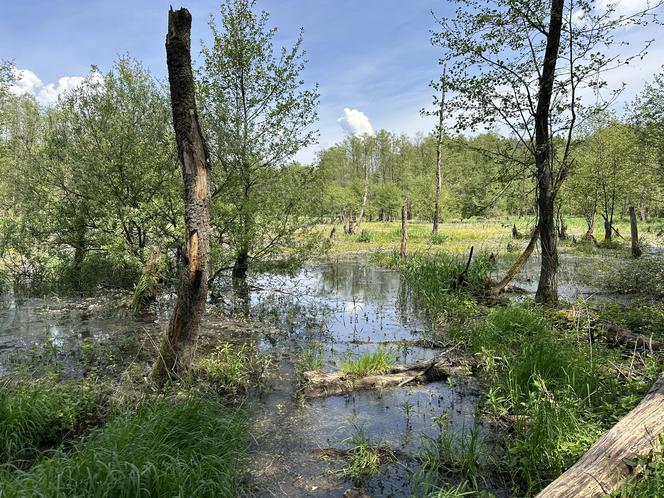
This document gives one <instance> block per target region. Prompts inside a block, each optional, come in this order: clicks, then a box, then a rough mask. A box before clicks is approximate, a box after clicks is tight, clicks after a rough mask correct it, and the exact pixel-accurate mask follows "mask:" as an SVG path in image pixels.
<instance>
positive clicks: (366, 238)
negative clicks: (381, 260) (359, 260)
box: [357, 228, 373, 243]
mask: <svg viewBox="0 0 664 498" xmlns="http://www.w3.org/2000/svg"><path fill="white" fill-rule="evenodd" d="M372 239H373V234H372V233H371V232H370V231H369V230H367V229H366V228H365V229H363V230H362V231H361V232H360V235H358V236H357V241H358V242H366V243H369V242H371V240H372Z"/></svg>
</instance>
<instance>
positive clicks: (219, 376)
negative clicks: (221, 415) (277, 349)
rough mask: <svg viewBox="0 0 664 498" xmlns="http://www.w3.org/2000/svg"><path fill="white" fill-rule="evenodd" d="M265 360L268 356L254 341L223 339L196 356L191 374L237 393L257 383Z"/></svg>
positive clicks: (265, 362)
mask: <svg viewBox="0 0 664 498" xmlns="http://www.w3.org/2000/svg"><path fill="white" fill-rule="evenodd" d="M269 364H270V357H269V356H267V355H265V354H263V353H262V352H260V351H259V350H258V347H257V346H256V345H255V344H254V343H250V342H245V343H242V344H231V343H224V344H222V345H221V346H218V347H217V348H216V349H215V350H214V352H212V353H210V354H208V355H206V356H204V357H202V358H200V359H198V360H197V361H196V362H195V363H194V366H193V368H192V374H193V376H194V377H197V378H199V379H203V380H207V381H208V382H210V383H212V384H213V385H214V386H215V387H216V388H217V389H218V390H220V391H224V392H233V393H237V392H242V391H246V390H247V389H249V388H250V387H251V386H254V385H257V384H259V383H260V381H261V379H262V377H263V374H264V371H265V369H266V368H267V367H268V366H269Z"/></svg>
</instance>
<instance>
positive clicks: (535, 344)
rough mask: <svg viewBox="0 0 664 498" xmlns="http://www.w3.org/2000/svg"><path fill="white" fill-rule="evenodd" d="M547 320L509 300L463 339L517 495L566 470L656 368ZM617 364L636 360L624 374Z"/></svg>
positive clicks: (653, 375) (541, 313)
mask: <svg viewBox="0 0 664 498" xmlns="http://www.w3.org/2000/svg"><path fill="white" fill-rule="evenodd" d="M554 324H557V325H559V324H558V323H557V321H556V320H555V317H552V316H550V315H549V314H547V312H544V311H542V310H540V309H539V308H537V307H535V306H534V305H532V306H531V305H517V304H512V305H509V306H507V307H502V308H497V309H494V310H492V311H491V312H490V313H489V315H488V316H487V317H486V319H484V320H483V321H482V322H481V323H480V324H479V325H478V326H477V327H476V328H475V329H474V330H473V333H472V335H471V337H470V346H471V348H472V351H473V352H475V353H476V355H477V356H478V357H479V358H480V361H481V365H482V367H483V373H484V375H485V377H486V378H487V381H488V388H487V394H486V406H487V408H488V410H489V412H490V413H492V414H493V416H494V417H496V419H497V420H500V421H502V423H506V424H507V425H508V426H509V430H508V431H505V433H504V441H503V444H504V446H505V449H506V454H507V456H508V459H507V464H508V465H507V469H508V472H509V481H510V482H512V483H513V485H514V488H515V492H517V493H519V494H520V495H521V494H525V495H531V494H534V493H536V492H537V491H538V490H540V489H541V488H542V487H544V486H545V485H546V484H547V483H548V482H550V481H551V480H553V479H555V478H556V477H557V476H558V475H560V474H561V473H563V472H564V471H565V470H566V469H567V468H569V466H571V465H572V464H573V463H574V462H575V461H576V460H577V459H578V458H579V457H580V456H581V455H582V454H583V453H585V451H587V449H588V448H589V447H590V446H591V445H592V444H593V443H594V442H595V440H597V438H598V437H599V436H601V435H602V434H603V433H604V432H605V431H606V430H607V429H609V428H610V427H612V426H613V425H614V424H615V423H616V422H617V421H618V420H619V419H620V418H621V417H622V416H623V415H624V414H625V413H627V412H628V411H629V410H630V409H631V408H633V407H634V406H635V405H636V404H637V403H638V402H639V401H640V399H641V398H642V396H643V394H644V393H645V391H646V390H647V389H648V388H649V386H650V384H651V383H652V381H653V380H654V378H656V376H657V374H658V372H659V369H660V368H661V367H662V364H661V362H659V360H657V359H655V358H650V357H641V356H640V357H638V358H636V357H633V358H627V359H625V358H623V357H622V356H621V355H620V354H619V353H618V352H615V351H610V350H608V349H606V348H605V347H603V346H601V345H599V344H597V343H593V342H591V341H590V340H588V337H587V336H584V335H582V334H581V333H580V331H579V330H573V329H567V328H565V327H562V326H554ZM625 362H627V363H631V364H632V365H639V366H638V368H632V369H631V372H629V373H628V374H625V373H624V372H625V371H628V369H627V368H625V370H624V371H623V370H622V369H621V368H620V365H622V364H624V363H625ZM621 372H622V373H621Z"/></svg>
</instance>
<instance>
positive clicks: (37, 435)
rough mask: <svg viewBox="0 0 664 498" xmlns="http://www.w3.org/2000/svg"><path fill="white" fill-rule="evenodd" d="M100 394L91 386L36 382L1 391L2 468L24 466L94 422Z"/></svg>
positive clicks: (0, 460) (0, 447)
mask: <svg viewBox="0 0 664 498" xmlns="http://www.w3.org/2000/svg"><path fill="white" fill-rule="evenodd" d="M99 400H100V391H99V389H98V388H97V387H96V386H93V385H91V384H88V383H67V384H57V383H53V382H51V381H48V380H37V381H33V382H32V383H31V384H30V385H26V384H23V383H21V384H18V385H15V386H11V387H3V388H0V464H11V465H16V466H22V465H23V464H24V463H25V462H28V461H30V460H32V459H33V458H35V457H36V456H37V455H38V454H39V452H40V451H42V450H44V449H47V448H53V447H58V446H60V444H61V443H63V442H64V441H66V440H68V439H70V438H71V437H73V436H75V435H76V434H78V433H80V432H81V431H82V430H83V429H84V428H85V427H86V426H87V425H88V424H89V423H91V422H93V420H94V418H95V413H96V411H97V404H98V402H99Z"/></svg>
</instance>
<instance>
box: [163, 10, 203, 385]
mask: <svg viewBox="0 0 664 498" xmlns="http://www.w3.org/2000/svg"><path fill="white" fill-rule="evenodd" d="M166 60H167V64H168V80H169V84H170V90H171V107H172V110H173V127H174V128H175V139H176V141H177V148H178V156H179V159H180V164H181V166H182V177H183V180H184V221H185V256H186V258H185V266H184V268H183V269H182V272H181V277H180V284H179V288H178V297H177V301H176V303H175V308H174V310H173V314H172V315H171V319H170V320H169V323H168V329H167V331H166V336H165V338H164V340H163V342H162V345H161V350H160V353H159V356H158V358H157V360H156V363H155V365H154V368H153V371H152V378H153V379H154V381H155V383H156V384H157V385H159V386H161V385H163V384H164V383H165V382H166V381H167V380H169V379H172V378H178V377H181V376H182V374H183V373H184V372H185V371H186V369H187V368H188V367H189V364H190V362H191V353H192V350H193V345H194V342H195V340H196V336H197V335H198V328H199V324H200V321H201V318H202V316H203V313H204V311H205V299H206V297H207V281H208V271H209V270H208V253H209V238H208V237H209V225H210V187H209V182H208V176H209V171H210V161H209V158H208V153H207V149H206V147H205V142H204V139H203V133H202V132H201V127H200V124H199V122H198V116H197V114H196V98H195V93H194V78H193V75H192V69H191V14H190V13H189V11H188V10H187V9H184V8H182V9H179V10H176V11H173V9H172V8H171V10H169V12H168V34H167V36H166Z"/></svg>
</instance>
